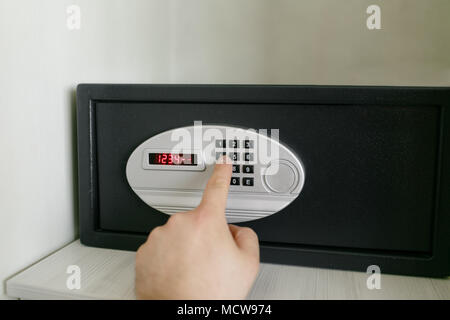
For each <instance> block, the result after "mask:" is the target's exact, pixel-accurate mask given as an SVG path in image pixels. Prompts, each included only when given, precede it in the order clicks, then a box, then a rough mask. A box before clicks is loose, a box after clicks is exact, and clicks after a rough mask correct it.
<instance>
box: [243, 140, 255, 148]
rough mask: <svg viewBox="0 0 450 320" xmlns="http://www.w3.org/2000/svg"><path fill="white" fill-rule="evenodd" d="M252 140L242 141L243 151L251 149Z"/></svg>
mask: <svg viewBox="0 0 450 320" xmlns="http://www.w3.org/2000/svg"><path fill="white" fill-rule="evenodd" d="M253 143H254V141H253V140H244V148H245V149H253Z"/></svg>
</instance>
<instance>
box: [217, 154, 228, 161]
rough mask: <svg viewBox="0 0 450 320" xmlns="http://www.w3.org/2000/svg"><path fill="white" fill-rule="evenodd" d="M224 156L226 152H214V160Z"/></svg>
mask: <svg viewBox="0 0 450 320" xmlns="http://www.w3.org/2000/svg"><path fill="white" fill-rule="evenodd" d="M226 154H227V153H226V152H216V160H219V159H220V157H222V156H224V155H226Z"/></svg>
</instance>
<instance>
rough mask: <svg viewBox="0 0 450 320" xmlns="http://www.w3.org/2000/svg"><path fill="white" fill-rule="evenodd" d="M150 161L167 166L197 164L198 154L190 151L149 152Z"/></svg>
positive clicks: (150, 162)
mask: <svg viewBox="0 0 450 320" xmlns="http://www.w3.org/2000/svg"><path fill="white" fill-rule="evenodd" d="M148 163H149V164H157V165H167V166H196V165H197V156H196V155H195V154H190V153H188V154H186V153H185V154H183V153H149V154H148Z"/></svg>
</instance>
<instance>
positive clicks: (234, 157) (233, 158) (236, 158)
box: [229, 152, 239, 161]
mask: <svg viewBox="0 0 450 320" xmlns="http://www.w3.org/2000/svg"><path fill="white" fill-rule="evenodd" d="M229 156H230V159H231V161H239V153H237V152H231V153H230V155H229Z"/></svg>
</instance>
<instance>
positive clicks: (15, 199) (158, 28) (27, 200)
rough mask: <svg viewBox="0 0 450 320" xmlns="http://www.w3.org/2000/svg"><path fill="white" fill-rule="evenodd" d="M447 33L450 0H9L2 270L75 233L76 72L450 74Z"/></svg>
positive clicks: (422, 81)
mask: <svg viewBox="0 0 450 320" xmlns="http://www.w3.org/2000/svg"><path fill="white" fill-rule="evenodd" d="M69 4H77V5H79V6H80V8H81V29H80V30H79V31H69V30H68V29H67V27H66V18H67V14H66V8H67V6H68V5H69ZM369 4H379V5H380V6H381V9H382V30H377V31H369V30H367V28H366V24H365V19H366V17H367V14H366V13H365V11H366V8H367V6H368V5H369ZM449 37H450V1H448V0H428V1H424V0H391V1H387V0H386V1H379V0H373V1H364V0H345V1H343V0H334V1H333V0H308V1H306V0H289V1H288V0H281V1H280V0H278V1H273V0H245V1H243V0H189V1H187V0H178V1H175V0H171V1H167V0H159V1H158V0H121V1H119V0H40V1H38V0H28V1H26V0H0V152H1V158H0V159H1V160H0V281H4V280H5V279H6V278H8V277H9V276H11V275H13V274H14V273H16V272H18V271H19V270H20V269H22V268H25V267H26V266H28V265H29V264H31V263H33V262H34V261H36V260H37V259H39V258H42V257H43V256H45V255H47V254H49V253H50V252H51V251H53V250H56V249H58V248H59V247H61V246H62V245H64V244H66V243H68V242H70V241H72V240H73V239H74V238H75V237H76V234H77V227H76V220H75V210H76V205H75V201H76V192H75V183H76V179H75V177H76V176H75V173H76V171H75V169H74V168H75V166H76V163H75V161H74V159H75V155H76V153H75V149H74V117H73V115H74V101H73V93H72V91H73V89H74V88H75V86H76V84H77V83H80V82H145V83H154V82H187V83H272V84H281V83H289V84H374V85H439V86H445V85H446V86H449V85H450V40H449ZM0 297H1V290H0ZM3 297H5V296H3Z"/></svg>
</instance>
